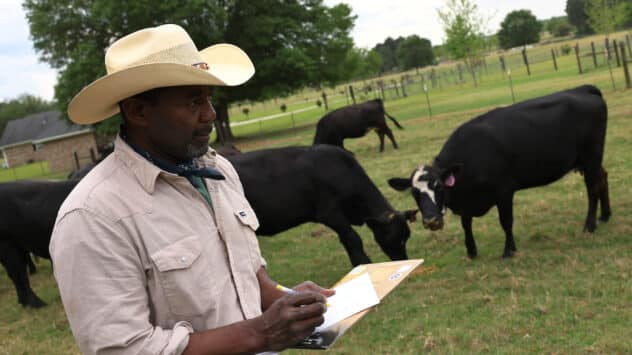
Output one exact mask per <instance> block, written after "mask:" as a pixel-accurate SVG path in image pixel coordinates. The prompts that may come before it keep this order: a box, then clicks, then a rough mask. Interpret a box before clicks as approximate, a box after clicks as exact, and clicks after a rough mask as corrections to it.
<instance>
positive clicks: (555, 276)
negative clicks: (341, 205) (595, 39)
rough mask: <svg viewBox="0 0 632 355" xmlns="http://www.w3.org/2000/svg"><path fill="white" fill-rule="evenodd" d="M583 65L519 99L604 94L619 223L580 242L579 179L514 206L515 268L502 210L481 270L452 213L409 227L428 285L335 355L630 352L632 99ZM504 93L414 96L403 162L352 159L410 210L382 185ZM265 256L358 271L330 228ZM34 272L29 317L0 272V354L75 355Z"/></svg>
mask: <svg viewBox="0 0 632 355" xmlns="http://www.w3.org/2000/svg"><path fill="white" fill-rule="evenodd" d="M574 60H575V59H574V57H572V56H566V57H562V58H560V63H559V64H560V71H559V72H554V71H553V68H552V65H551V64H550V63H546V62H543V63H539V64H535V65H534V66H533V67H532V72H533V75H532V76H531V77H527V76H526V73H525V72H524V71H523V70H519V69H512V74H513V75H514V77H513V82H514V89H515V94H516V98H517V99H518V100H524V99H528V98H531V97H536V96H540V95H544V94H547V93H551V92H553V91H557V90H561V89H564V88H570V87H574V86H578V85H581V84H588V83H591V84H596V85H598V86H599V87H600V88H601V89H602V90H603V91H604V95H605V98H606V100H607V102H608V106H609V123H608V133H607V143H606V152H605V161H604V165H605V168H606V169H607V170H608V172H609V181H610V196H611V204H612V209H613V217H612V219H611V220H610V222H609V223H607V224H600V225H599V227H598V229H597V231H596V233H594V234H592V235H590V234H584V233H582V232H581V229H582V226H583V220H584V218H585V214H586V205H587V201H586V191H585V187H584V186H583V180H582V178H581V176H580V175H579V174H576V173H571V174H569V175H568V176H566V177H564V178H563V179H561V180H560V181H558V182H555V183H553V184H551V185H549V186H546V187H541V188H537V189H531V190H526V191H521V192H519V193H517V195H516V199H515V203H514V215H515V223H514V233H515V235H516V243H517V248H518V253H517V255H516V256H515V257H514V258H513V259H511V260H503V259H502V258H501V257H500V256H501V254H502V249H503V243H504V234H503V231H502V228H501V227H500V225H499V223H498V215H497V213H496V210H495V209H494V210H492V211H490V213H488V214H487V215H486V216H484V217H483V218H478V219H475V221H474V234H475V237H476V241H477V244H478V249H479V257H478V258H477V259H476V260H473V261H471V260H469V259H468V258H467V257H466V252H465V246H464V242H463V233H462V230H461V227H460V223H459V219H458V218H457V217H455V216H453V215H451V214H450V213H448V215H447V217H446V227H445V229H443V230H441V231H438V232H429V231H426V230H424V229H423V228H422V227H421V225H419V224H417V225H412V229H411V230H412V235H411V239H410V240H409V242H408V253H409V256H410V257H411V258H423V259H425V260H426V262H425V264H424V265H423V266H422V269H421V271H422V272H419V273H415V274H414V275H412V276H410V277H409V278H408V279H407V280H405V281H404V282H403V283H402V285H401V286H400V287H399V288H397V289H396V290H395V291H394V292H393V293H391V294H390V295H389V296H388V297H387V298H386V299H384V301H383V302H382V303H381V304H380V305H379V306H378V307H377V308H376V309H375V310H374V311H372V312H370V313H369V314H368V315H366V316H365V317H364V318H363V319H362V320H361V321H360V322H359V323H357V324H356V325H355V326H354V327H353V328H352V329H351V330H350V331H349V332H348V333H347V334H345V335H344V337H343V338H341V339H340V340H339V342H338V343H336V345H335V346H334V348H333V349H332V351H331V352H332V353H336V354H357V353H367V352H369V353H371V354H400V353H405V354H418V353H426V352H430V353H438V354H444V353H448V354H452V353H457V354H469V353H499V354H505V353H563V354H575V353H600V354H613V353H621V354H623V353H631V352H632V338H630V337H629V332H630V330H629V329H630V320H631V319H632V280H631V278H632V271H631V270H632V241H631V239H630V235H631V234H632V196H631V195H630V193H631V192H632V186H631V181H632V155H631V154H630V151H632V141H630V137H631V136H632V91H630V90H628V91H622V90H621V88H622V87H623V79H622V78H623V76H622V73H621V70H620V69H616V70H615V80H616V84H617V87H618V90H612V85H611V83H610V76H609V73H608V70H607V67H600V68H598V69H596V70H595V69H592V70H589V71H587V72H586V74H584V75H582V76H579V75H577V68H576V64H575V63H574V62H573V61H574ZM538 66H541V67H538ZM508 85H509V84H508V82H507V80H506V79H505V80H504V79H503V78H502V76H501V74H500V73H499V72H496V73H490V74H489V75H487V76H485V75H483V83H482V84H481V86H480V87H478V88H476V89H475V88H473V87H472V86H471V85H470V84H465V85H452V86H445V87H443V88H442V89H441V90H439V89H438V88H437V89H435V90H432V91H431V93H430V95H431V100H432V105H433V114H434V115H433V116H432V117H428V112H427V109H426V103H425V96H424V95H423V93H422V92H421V91H420V89H418V90H417V91H415V90H413V88H411V90H410V96H409V97H408V98H405V99H403V98H400V99H396V98H389V99H388V100H387V101H386V108H387V111H388V112H389V113H391V114H392V115H394V116H395V117H397V118H398V119H399V120H400V122H402V124H403V125H404V127H405V129H404V130H396V129H394V134H395V137H396V138H397V140H398V143H399V144H400V149H399V150H394V149H393V148H392V146H391V145H390V143H389V142H387V143H386V149H385V152H384V153H381V154H380V153H379V152H378V139H377V137H376V136H375V135H374V134H369V135H367V136H366V137H364V138H360V139H355V140H347V142H346V146H347V148H348V149H350V150H352V151H353V152H354V153H355V155H356V158H357V159H358V160H359V161H360V163H361V164H362V165H363V166H364V168H365V169H366V170H367V173H368V174H369V176H370V177H371V178H372V179H373V181H374V182H375V184H376V185H377V186H378V188H379V189H380V190H381V191H382V192H383V194H384V195H385V196H386V198H387V199H388V200H389V201H390V202H391V203H392V204H393V205H394V206H395V207H396V208H398V209H400V210H403V209H410V208H414V207H415V205H414V202H413V200H412V198H411V197H410V195H409V194H407V193H398V192H396V191H394V190H392V189H390V188H389V187H388V185H387V183H386V180H387V179H388V178H390V177H394V176H401V177H406V176H408V175H409V174H410V172H411V170H412V169H413V168H414V167H415V166H417V165H419V164H420V163H424V162H430V161H431V160H432V158H433V157H434V156H435V155H436V154H437V153H438V151H439V149H440V148H441V146H442V144H443V143H444V141H445V139H446V138H447V137H448V135H449V134H450V133H451V132H452V131H453V130H454V128H456V127H457V126H458V125H459V124H461V123H462V122H465V121H466V120H468V119H470V118H472V117H474V116H475V115H477V114H478V113H482V112H485V111H487V110H489V109H491V108H493V107H496V106H498V105H507V104H510V103H511V94H510V92H509V86H508ZM288 102H290V101H289V99H288ZM297 105H298V104H297ZM275 110H276V109H275ZM320 115H322V109H321V110H320V111H319V110H314V111H308V112H306V113H304V114H298V115H295V125H296V128H292V122H291V120H289V119H281V120H277V121H266V122H264V124H263V125H262V127H263V135H261V136H259V137H254V136H255V135H258V134H259V127H258V126H257V125H254V127H255V128H254V129H253V128H249V129H250V131H248V130H246V128H247V127H249V126H248V125H246V126H240V127H239V130H236V134H238V136H239V137H241V138H240V139H239V140H238V142H237V145H238V146H239V147H240V148H241V149H243V150H245V151H248V150H254V149H261V148H265V147H276V146H286V145H293V144H310V143H311V140H312V137H313V134H314V123H315V121H316V120H317V119H318V117H319V116H320ZM250 116H251V117H254V116H253V113H251V114H250ZM391 127H392V125H391ZM242 129H243V131H241V130H242ZM356 230H358V232H359V233H360V234H361V236H362V237H363V240H364V244H365V248H366V250H367V253H368V254H369V256H370V257H371V258H372V259H373V261H376V262H377V261H386V260H387V258H386V256H385V255H384V254H383V253H382V252H381V250H380V249H379V247H378V246H377V245H376V243H375V242H374V241H373V238H372V236H371V233H370V231H369V230H368V228H366V227H362V228H357V229H356ZM260 243H261V250H262V252H263V254H264V256H265V257H266V259H267V260H268V263H269V272H270V274H271V275H272V276H273V278H275V279H277V280H279V281H280V282H282V283H284V284H288V285H292V284H297V283H299V282H301V281H303V280H305V279H310V280H313V281H315V282H317V283H320V284H322V285H326V286H328V285H332V284H333V283H335V282H336V281H337V280H338V279H339V278H340V277H341V276H342V275H344V274H346V273H347V272H348V271H349V270H350V268H351V266H350V264H349V261H348V258H347V255H346V253H345V252H344V250H343V248H342V246H341V245H340V243H339V242H338V240H337V237H336V235H335V234H334V233H333V232H332V231H330V230H328V229H327V228H325V227H323V226H321V225H316V224H306V225H303V226H301V227H298V228H295V229H292V230H290V231H287V232H285V233H282V234H280V235H278V236H275V237H268V238H261V239H260ZM39 266H40V267H39V270H40V271H39V272H38V274H36V275H34V276H32V277H31V281H32V284H33V288H34V290H35V291H36V293H38V295H39V296H40V297H41V298H42V299H44V300H45V301H46V302H48V304H49V306H48V307H46V308H45V309H42V310H31V309H23V308H22V307H20V306H19V305H18V304H17V300H16V295H15V291H14V288H13V285H12V284H11V282H10V281H9V279H8V277H7V275H6V273H5V272H4V270H2V271H0V333H1V334H3V336H2V337H0V353H7V354H16V353H17V354H23V353H29V354H31V353H33V354H40V353H54V354H57V353H77V352H78V349H77V347H76V345H75V343H74V340H73V338H72V335H71V333H70V329H69V327H68V322H67V320H66V317H65V315H64V311H63V308H62V305H61V300H60V298H59V294H58V291H57V288H56V285H55V282H54V279H53V277H52V272H51V269H50V264H49V263H48V262H47V261H41V262H40V264H39ZM288 353H289V354H301V353H303V352H301V351H289V352H288Z"/></svg>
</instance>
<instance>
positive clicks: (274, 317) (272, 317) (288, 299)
mask: <svg viewBox="0 0 632 355" xmlns="http://www.w3.org/2000/svg"><path fill="white" fill-rule="evenodd" d="M314 285H315V284H314ZM325 303H326V298H325V297H324V296H323V295H321V294H319V293H317V292H311V291H307V292H299V293H297V294H295V295H287V296H283V297H281V298H279V299H277V300H276V301H275V302H274V303H272V305H271V306H270V307H269V308H268V309H267V310H266V311H265V312H264V313H263V314H262V315H261V316H259V317H258V318H260V319H259V322H257V323H258V324H259V326H258V327H257V328H258V329H257V331H258V333H259V335H260V336H261V337H262V338H263V341H264V343H265V344H266V348H267V349H269V350H273V351H281V350H284V349H286V348H288V347H290V346H292V345H295V344H298V343H299V342H300V341H301V340H303V339H305V338H306V337H307V336H309V335H310V334H311V333H312V332H313V331H314V329H315V328H316V327H317V326H319V325H321V324H322V323H323V321H324V318H323V313H325V311H326V310H327V307H326V306H325Z"/></svg>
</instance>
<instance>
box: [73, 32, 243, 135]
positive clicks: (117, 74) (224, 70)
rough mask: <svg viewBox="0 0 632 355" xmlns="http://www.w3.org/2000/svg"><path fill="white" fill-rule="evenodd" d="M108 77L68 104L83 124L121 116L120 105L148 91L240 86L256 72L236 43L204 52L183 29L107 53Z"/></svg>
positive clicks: (129, 40)
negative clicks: (117, 114) (164, 88)
mask: <svg viewBox="0 0 632 355" xmlns="http://www.w3.org/2000/svg"><path fill="white" fill-rule="evenodd" d="M105 68H106V71H107V74H106V75H105V76H103V77H101V78H99V79H97V80H95V81H94V82H93V83H91V84H90V85H88V86H86V87H84V88H83V89H82V90H81V91H80V92H79V93H78V94H77V95H76V96H75V97H74V98H73V99H72V101H70V104H69V105H68V116H69V117H70V119H71V120H72V121H73V122H75V123H79V124H91V123H96V122H99V121H102V120H104V119H106V118H108V117H111V116H113V115H114V114H116V113H118V112H119V106H118V103H119V102H120V101H122V100H124V99H126V98H128V97H131V96H134V95H136V94H139V93H141V92H145V91H147V90H151V89H155V88H160V87H169V86H186V85H214V86H234V85H239V84H243V83H244V82H246V81H247V80H248V79H250V77H252V75H253V74H254V73H255V68H254V66H253V64H252V62H251V61H250V58H248V55H247V54H246V53H245V52H244V51H242V50H241V49H240V48H239V47H236V46H234V45H232V44H226V43H222V44H216V45H213V46H210V47H208V48H206V49H204V50H202V51H198V49H197V48H196V47H195V44H194V43H193V40H191V37H189V34H188V33H187V32H186V31H185V30H184V29H183V28H182V27H180V26H178V25H172V24H168V25H162V26H158V27H151V28H146V29H143V30H140V31H137V32H134V33H131V34H129V35H127V36H125V37H123V38H121V39H119V40H117V41H116V42H114V43H113V44H112V45H111V46H110V48H108V50H107V52H106V53H105Z"/></svg>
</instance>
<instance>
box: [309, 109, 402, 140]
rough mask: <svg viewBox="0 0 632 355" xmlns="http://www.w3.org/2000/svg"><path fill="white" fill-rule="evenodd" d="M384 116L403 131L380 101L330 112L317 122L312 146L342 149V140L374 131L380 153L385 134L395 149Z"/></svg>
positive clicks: (391, 133) (391, 134) (393, 138)
mask: <svg viewBox="0 0 632 355" xmlns="http://www.w3.org/2000/svg"><path fill="white" fill-rule="evenodd" d="M384 116H386V117H388V118H389V119H391V120H392V121H393V123H395V125H396V126H397V128H399V129H403V128H402V126H401V125H400V124H399V122H397V120H395V118H394V117H393V116H391V115H389V114H388V113H386V111H384V104H383V103H382V100H380V99H375V100H371V101H366V102H363V103H360V104H355V105H350V106H346V107H342V108H339V109H337V110H335V111H331V112H329V113H328V114H326V115H325V116H323V117H322V118H321V119H320V121H318V124H317V125H316V135H315V136H314V144H331V145H335V146H338V147H341V148H344V145H343V140H344V139H345V138H358V137H362V136H364V135H365V134H366V133H367V132H368V131H370V130H372V129H374V130H375V131H376V132H377V135H378V136H379V137H380V152H383V151H384V135H385V134H386V135H387V136H388V138H389V139H390V140H391V142H392V143H393V147H394V148H395V149H397V143H396V142H395V137H393V132H392V131H391V129H390V128H388V126H387V125H386V120H385V119H384Z"/></svg>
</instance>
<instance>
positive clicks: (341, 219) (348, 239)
mask: <svg viewBox="0 0 632 355" xmlns="http://www.w3.org/2000/svg"><path fill="white" fill-rule="evenodd" d="M322 223H323V224H324V225H326V226H327V227H329V228H331V229H333V230H334V231H335V232H336V233H337V234H338V239H339V240H340V243H342V245H343V246H344V247H345V250H346V251H347V254H348V255H349V259H350V260H351V264H353V266H356V265H359V264H370V263H371V259H369V257H368V256H367V255H366V253H365V252H364V247H363V246H362V239H361V238H360V236H359V235H358V233H356V231H355V230H353V228H351V223H349V221H348V220H347V218H345V216H344V214H343V213H342V211H337V210H336V211H332V213H330V214H329V215H328V217H327V218H325V220H323V221H322Z"/></svg>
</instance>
